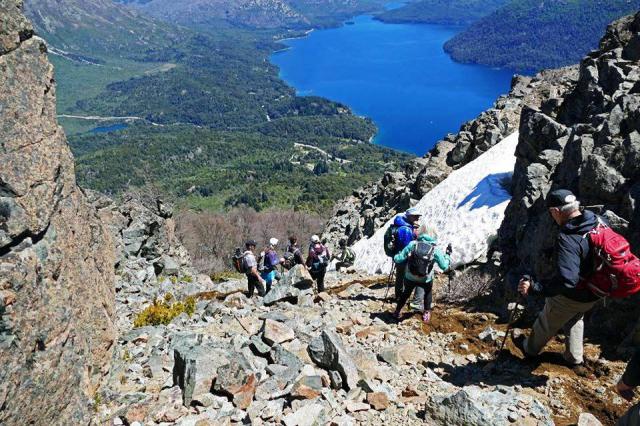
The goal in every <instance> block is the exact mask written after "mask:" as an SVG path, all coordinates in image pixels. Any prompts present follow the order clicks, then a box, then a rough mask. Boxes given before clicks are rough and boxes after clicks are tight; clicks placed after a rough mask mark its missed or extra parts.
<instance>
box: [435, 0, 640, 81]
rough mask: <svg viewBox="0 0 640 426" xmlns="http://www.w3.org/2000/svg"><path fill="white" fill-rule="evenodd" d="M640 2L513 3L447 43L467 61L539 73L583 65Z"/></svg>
mask: <svg viewBox="0 0 640 426" xmlns="http://www.w3.org/2000/svg"><path fill="white" fill-rule="evenodd" d="M638 9H640V0H607V1H602V0H511V1H510V2H509V3H508V4H507V5H506V6H504V7H502V8H500V9H498V10H497V11H495V12H494V13H492V14H490V15H488V16H486V17H485V18H483V19H481V20H480V21H478V22H476V23H475V24H473V25H472V26H471V27H469V29H467V30H466V31H464V32H462V33H460V34H458V35H457V36H455V37H454V38H453V39H452V40H450V41H449V42H447V43H446V44H445V50H446V51H447V52H449V53H450V54H451V55H452V56H453V58H454V59H455V60H457V61H461V62H470V63H479V64H484V65H488V66H493V67H505V68H512V69H515V70H518V71H536V70H540V69H542V68H555V67H560V66H565V65H570V64H574V63H576V62H578V61H579V60H580V58H581V57H582V56H583V55H585V54H586V53H588V52H589V51H590V50H592V49H595V48H596V47H597V46H598V41H599V39H600V36H601V35H602V33H603V32H604V30H605V28H606V27H607V25H608V24H609V23H610V22H611V21H613V20H614V19H616V18H619V17H621V16H624V15H627V14H629V13H632V12H634V11H637V10H638Z"/></svg>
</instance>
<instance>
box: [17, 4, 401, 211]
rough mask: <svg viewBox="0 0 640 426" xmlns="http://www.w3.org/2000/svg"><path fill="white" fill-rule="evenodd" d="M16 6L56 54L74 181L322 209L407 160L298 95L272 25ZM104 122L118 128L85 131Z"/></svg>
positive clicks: (320, 102)
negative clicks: (277, 60)
mask: <svg viewBox="0 0 640 426" xmlns="http://www.w3.org/2000/svg"><path fill="white" fill-rule="evenodd" d="M27 3H28V4H27V6H28V10H29V14H30V16H32V17H33V18H34V21H35V22H36V31H37V32H38V33H39V34H41V35H42V36H44V38H45V39H47V40H49V41H50V46H51V51H52V53H53V54H54V55H52V59H53V61H54V64H55V66H56V76H57V80H58V81H59V89H58V93H59V99H58V113H59V114H61V116H62V117H61V122H62V123H63V125H64V127H65V129H66V130H67V133H68V134H69V135H70V138H69V139H70V144H71V146H72V149H73V150H74V151H75V154H76V156H77V158H76V159H77V162H78V166H77V173H78V178H79V181H80V183H81V184H82V185H85V186H88V187H90V188H94V189H98V190H100V191H103V192H105V193H108V194H112V195H117V194H119V193H120V192H122V191H124V190H126V189H128V188H130V187H146V188H153V191H155V192H161V193H162V194H164V195H165V196H168V197H169V198H176V199H178V201H179V203H181V204H182V205H183V206H185V207H198V208H211V209H223V208H225V207H229V206H237V205H249V206H252V207H254V208H256V209H262V208H265V207H297V208H306V209H310V210H315V211H321V210H323V209H327V208H330V207H331V206H332V204H333V202H334V201H335V200H336V199H339V198H340V197H342V196H346V195H348V194H349V193H350V192H351V191H353V190H354V189H355V188H357V187H358V186H360V185H362V184H363V183H365V182H367V181H369V180H371V179H374V178H377V177H379V176H380V175H381V174H382V173H383V172H384V171H385V170H387V169H389V168H393V167H397V165H398V163H399V162H402V161H404V160H406V159H408V158H409V157H408V156H407V155H405V154H400V153H396V152H393V151H391V150H388V149H385V148H382V147H378V146H375V145H371V144H369V143H368V141H369V140H370V139H371V138H372V136H373V135H374V134H375V132H376V128H375V126H374V125H373V123H371V122H370V121H368V120H365V119H363V118H359V117H356V116H354V115H353V114H351V112H350V111H349V109H348V108H347V107H345V106H343V105H340V104H337V103H334V102H331V101H328V100H325V99H321V98H316V97H297V96H296V95H295V92H294V90H293V89H292V88H290V87H288V86H287V85H286V84H285V83H284V82H283V81H282V80H280V79H279V78H278V76H277V69H276V68H275V67H274V66H273V65H271V64H270V63H269V61H268V56H269V55H270V54H271V52H273V51H274V50H276V49H279V48H280V47H281V46H279V45H278V44H277V43H276V42H275V41H274V39H275V38H277V37H279V36H281V35H282V33H281V32H280V30H278V31H257V30H247V29H240V28H232V27H229V26H227V27H225V28H220V29H215V31H214V30H210V31H207V32H206V33H204V32H203V33H198V32H193V31H191V30H189V29H187V28H182V27H173V26H171V24H166V23H162V22H159V21H156V20H154V19H153V18H147V17H144V16H142V15H140V14H139V12H135V11H131V10H129V9H128V8H126V7H124V6H121V5H118V4H115V3H112V2H110V1H109V0H91V1H90V2H80V1H76V0H64V1H62V2H60V3H59V7H55V6H56V4H58V3H56V4H53V3H51V2H50V1H49V0H28V2H27ZM93 23H95V25H94V24H93ZM70 28H73V30H70ZM110 125H116V126H115V127H112V128H109V126H110ZM105 126H106V127H107V129H106V130H109V129H111V130H117V131H112V132H109V131H107V132H106V133H93V132H92V129H94V128H104V127H105ZM123 128H126V129H125V130H123ZM296 144H297V145H296Z"/></svg>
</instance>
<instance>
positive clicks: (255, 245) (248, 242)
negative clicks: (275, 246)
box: [244, 240, 258, 247]
mask: <svg viewBox="0 0 640 426" xmlns="http://www.w3.org/2000/svg"><path fill="white" fill-rule="evenodd" d="M244 246H245V247H249V246H254V247H257V246H258V244H257V243H256V241H255V240H247V242H246V243H244Z"/></svg>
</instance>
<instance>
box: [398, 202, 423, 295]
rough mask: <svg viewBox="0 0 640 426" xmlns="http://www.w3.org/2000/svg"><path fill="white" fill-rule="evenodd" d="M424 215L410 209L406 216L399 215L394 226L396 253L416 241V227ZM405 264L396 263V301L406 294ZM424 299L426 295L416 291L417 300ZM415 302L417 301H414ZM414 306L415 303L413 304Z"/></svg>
mask: <svg viewBox="0 0 640 426" xmlns="http://www.w3.org/2000/svg"><path fill="white" fill-rule="evenodd" d="M421 216H422V215H421V214H420V212H418V209H415V208H410V209H409V210H407V211H406V212H404V214H399V215H398V216H396V218H395V219H394V221H393V226H395V227H396V231H395V232H396V240H395V252H394V253H399V252H401V251H402V250H404V249H405V247H407V246H408V245H409V243H411V241H413V240H415V239H416V234H415V227H417V224H418V222H419V221H420V217H421ZM406 266H407V265H406V264H405V263H397V262H396V286H395V296H396V301H398V300H399V299H400V296H402V294H403V293H404V272H405V269H406ZM418 297H419V298H420V299H422V298H423V297H424V294H423V293H422V292H421V291H420V290H416V299H418ZM414 301H415V299H414ZM412 304H413V302H412Z"/></svg>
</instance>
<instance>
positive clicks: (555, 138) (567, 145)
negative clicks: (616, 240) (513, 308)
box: [500, 13, 640, 276]
mask: <svg viewBox="0 0 640 426" xmlns="http://www.w3.org/2000/svg"><path fill="white" fill-rule="evenodd" d="M639 61H640V13H639V14H636V15H635V16H629V17H626V18H624V19H622V20H620V21H617V22H615V23H614V24H612V25H611V26H610V27H609V28H608V30H607V33H606V35H605V37H604V38H603V39H602V41H601V43H600V49H599V50H598V51H595V52H593V53H592V54H590V55H589V56H587V57H586V58H585V59H584V60H583V61H582V62H581V64H580V77H579V79H578V81H577V84H576V85H575V87H574V88H573V89H572V90H571V91H569V92H567V93H566V94H564V95H563V96H557V97H551V98H550V102H553V103H554V104H557V105H558V108H555V109H553V110H545V109H538V108H534V107H527V108H525V109H524V110H523V112H522V119H521V123H520V141H519V144H518V148H517V152H516V154H517V157H518V160H517V163H516V167H515V170H514V176H513V188H512V192H513V199H512V202H511V204H510V205H509V207H508V209H507V213H506V218H505V221H504V222H503V225H502V227H501V229H500V240H501V244H500V246H501V247H500V249H501V250H502V251H503V253H505V262H506V264H507V265H508V266H509V267H518V266H520V267H521V268H523V269H529V270H533V271H535V272H536V273H537V274H539V275H540V276H544V275H545V274H546V273H548V272H549V266H548V265H549V264H550V263H551V262H550V256H549V253H550V250H549V249H550V248H552V247H553V241H554V237H555V233H554V232H555V231H554V227H553V226H551V225H552V223H551V218H550V217H549V215H548V214H547V212H546V208H545V206H544V200H543V199H544V196H545V195H546V193H547V192H548V191H549V190H550V189H552V188H557V187H564V188H569V189H571V190H573V191H575V193H576V194H577V195H578V196H579V198H580V199H581V200H582V202H583V205H587V206H599V207H596V208H595V209H596V210H597V211H599V212H601V213H605V214H606V215H607V216H608V217H609V218H610V219H611V220H612V222H613V223H614V224H615V225H616V227H617V228H618V229H619V230H621V231H622V232H624V233H625V234H626V235H627V236H629V237H630V239H631V240H632V244H633V245H634V247H636V249H637V248H638V247H640V209H639V208H638V202H639V200H640V167H639V165H640V63H639Z"/></svg>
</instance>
